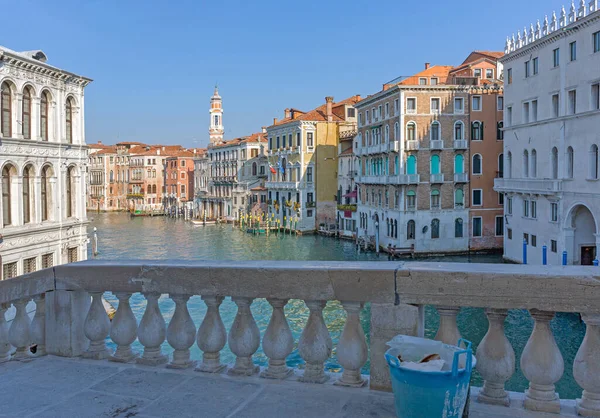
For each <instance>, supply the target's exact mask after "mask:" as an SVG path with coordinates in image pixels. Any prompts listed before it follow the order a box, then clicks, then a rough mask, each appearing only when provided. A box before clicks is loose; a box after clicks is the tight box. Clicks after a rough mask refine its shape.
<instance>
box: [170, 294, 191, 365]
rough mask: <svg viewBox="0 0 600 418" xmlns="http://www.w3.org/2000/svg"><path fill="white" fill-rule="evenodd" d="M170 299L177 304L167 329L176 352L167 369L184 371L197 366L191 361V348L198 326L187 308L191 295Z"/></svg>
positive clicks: (174, 296) (176, 296)
mask: <svg viewBox="0 0 600 418" xmlns="http://www.w3.org/2000/svg"><path fill="white" fill-rule="evenodd" d="M169 297H170V298H171V299H173V301H174V302H175V313H174V314H173V318H171V322H169V327H168V328H167V341H168V342H169V344H171V347H173V348H174V349H175V351H174V352H173V360H172V361H171V362H170V363H169V364H168V365H167V367H169V368H173V369H184V368H187V367H190V366H193V365H194V364H195V362H193V361H191V360H190V347H191V346H192V345H194V341H195V340H196V325H194V321H193V320H192V317H191V316H190V312H189V311H188V307H187V301H188V300H189V298H190V295H169Z"/></svg>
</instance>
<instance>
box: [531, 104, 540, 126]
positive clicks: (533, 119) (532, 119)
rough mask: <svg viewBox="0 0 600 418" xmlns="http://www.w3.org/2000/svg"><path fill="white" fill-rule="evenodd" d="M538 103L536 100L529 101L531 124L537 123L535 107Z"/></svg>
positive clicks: (536, 108)
mask: <svg viewBox="0 0 600 418" xmlns="http://www.w3.org/2000/svg"><path fill="white" fill-rule="evenodd" d="M537 104H538V102H537V100H532V101H531V121H532V122H537V113H538V112H537V110H538V106H537Z"/></svg>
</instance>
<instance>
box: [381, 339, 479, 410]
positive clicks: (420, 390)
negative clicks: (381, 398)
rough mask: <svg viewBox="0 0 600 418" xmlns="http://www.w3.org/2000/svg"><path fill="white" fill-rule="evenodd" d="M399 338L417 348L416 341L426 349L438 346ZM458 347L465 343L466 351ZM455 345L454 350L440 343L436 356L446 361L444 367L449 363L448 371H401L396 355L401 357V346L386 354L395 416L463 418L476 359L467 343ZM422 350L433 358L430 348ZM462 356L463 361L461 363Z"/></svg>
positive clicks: (424, 340) (403, 369)
mask: <svg viewBox="0 0 600 418" xmlns="http://www.w3.org/2000/svg"><path fill="white" fill-rule="evenodd" d="M399 337H404V338H405V340H408V341H410V342H412V343H415V344H417V346H418V341H417V340H423V342H424V344H426V345H429V346H431V344H432V343H437V342H433V341H432V340H427V339H424V338H416V337H407V336H399ZM397 338H398V337H397ZM461 343H464V344H465V346H466V348H464V349H463V348H461V347H460V346H461ZM388 344H390V343H388ZM457 345H458V346H457V347H456V346H450V345H447V344H442V343H439V348H440V351H441V352H440V353H439V354H440V355H441V357H442V359H444V357H446V359H447V360H446V359H445V360H446V361H447V363H449V362H450V361H449V360H450V359H451V363H452V367H451V369H450V370H442V371H439V372H437V371H435V372H434V371H420V370H412V369H407V368H405V367H402V366H401V363H400V361H399V360H398V354H402V345H401V343H399V344H398V345H395V346H393V347H392V348H390V349H389V350H387V351H386V353H385V358H386V360H387V363H388V365H389V366H390V374H391V377H392V389H393V392H394V400H395V404H396V415H397V416H398V417H399V418H413V417H419V418H421V417H422V418H440V417H444V418H460V417H462V415H463V411H464V408H465V404H466V401H467V394H468V391H469V382H470V380H471V371H472V369H473V366H474V363H475V358H474V357H473V353H472V350H471V342H470V341H466V340H463V339H460V340H459V341H458V344H457ZM413 349H414V348H413ZM424 350H425V351H424V352H423V353H422V354H423V355H427V354H433V352H431V351H430V350H431V348H430V347H426V348H425V349H424ZM427 350H429V351H427ZM462 355H464V356H465V357H466V359H461V358H460V357H461V356H462ZM421 358H422V357H421ZM461 363H462V364H461ZM461 366H462V367H461Z"/></svg>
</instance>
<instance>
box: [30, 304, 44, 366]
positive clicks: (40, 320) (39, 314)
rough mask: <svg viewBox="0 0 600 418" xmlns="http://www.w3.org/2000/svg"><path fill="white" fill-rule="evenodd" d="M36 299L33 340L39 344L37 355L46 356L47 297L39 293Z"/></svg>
mask: <svg viewBox="0 0 600 418" xmlns="http://www.w3.org/2000/svg"><path fill="white" fill-rule="evenodd" d="M33 300H34V301H35V315H34V317H33V320H32V321H31V342H32V343H33V344H36V345H37V348H36V351H35V355H36V356H38V357H39V356H45V355H46V354H47V353H46V297H45V296H44V295H38V296H36V297H35V298H33Z"/></svg>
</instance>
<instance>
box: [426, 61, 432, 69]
mask: <svg viewBox="0 0 600 418" xmlns="http://www.w3.org/2000/svg"><path fill="white" fill-rule="evenodd" d="M429 67H431V64H430V63H428V62H426V63H425V69H426V70H429Z"/></svg>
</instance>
